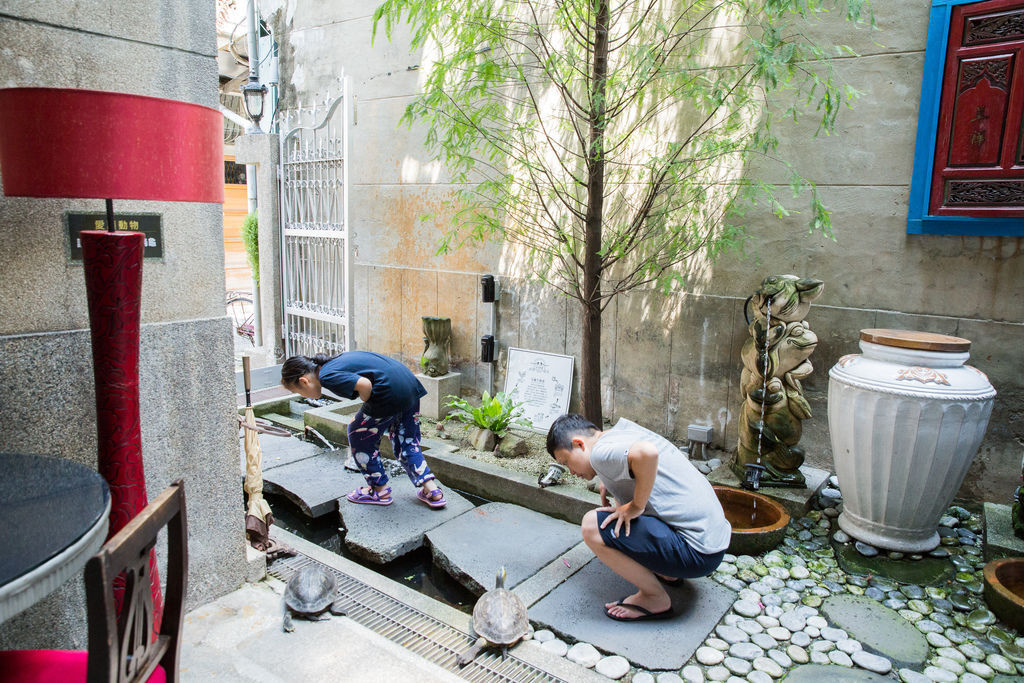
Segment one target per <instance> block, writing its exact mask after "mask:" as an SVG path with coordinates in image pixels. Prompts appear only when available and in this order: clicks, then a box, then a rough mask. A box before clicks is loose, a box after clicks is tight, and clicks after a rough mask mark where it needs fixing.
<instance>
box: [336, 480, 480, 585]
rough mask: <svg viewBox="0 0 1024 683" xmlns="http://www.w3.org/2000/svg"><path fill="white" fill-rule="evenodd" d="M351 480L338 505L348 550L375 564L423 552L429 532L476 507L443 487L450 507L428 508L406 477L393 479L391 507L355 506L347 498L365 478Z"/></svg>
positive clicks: (361, 484)
mask: <svg viewBox="0 0 1024 683" xmlns="http://www.w3.org/2000/svg"><path fill="white" fill-rule="evenodd" d="M352 476H353V477H355V479H354V480H353V483H352V485H351V486H349V487H348V488H347V489H345V490H344V492H342V494H341V498H340V500H338V501H337V505H338V514H339V516H340V517H341V525H342V526H343V527H345V529H346V533H345V547H346V548H348V549H349V550H350V551H352V553H353V554H355V555H358V556H359V557H361V558H363V559H364V560H367V561H369V562H373V563H374V564H387V563H388V562H391V561H392V560H395V559H397V558H399V557H402V556H403V555H408V554H409V553H411V552H413V551H414V550H417V549H419V548H422V547H423V546H424V545H426V534H427V532H429V531H431V530H432V529H435V528H437V527H438V526H440V525H442V524H444V523H446V522H450V521H452V520H453V519H456V518H457V517H459V515H462V514H464V513H466V512H469V511H470V510H472V509H473V504H472V503H470V502H469V501H468V500H466V498H465V497H463V496H460V495H459V494H458V493H456V492H455V491H453V490H452V489H450V488H447V487H444V486H442V488H443V489H444V497H445V498H446V499H447V500H448V505H446V506H445V507H443V508H440V509H434V508H431V507H428V506H427V505H426V504H425V503H424V502H423V501H421V500H420V499H418V498H417V497H416V491H417V489H416V488H415V487H414V486H413V485H412V483H410V482H409V480H408V479H406V478H405V477H404V476H402V477H396V476H393V477H391V482H390V485H391V487H392V491H391V496H392V497H393V498H394V501H395V502H393V503H392V504H391V505H360V504H358V503H352V502H349V501H348V500H347V499H346V498H345V497H344V495H345V494H346V493H348V491H351V490H352V489H354V488H356V487H357V486H365V485H366V482H365V481H364V480H363V477H362V475H359V474H352ZM495 569H497V568H496V567H495ZM493 585H494V574H493V572H492V573H491V586H493Z"/></svg>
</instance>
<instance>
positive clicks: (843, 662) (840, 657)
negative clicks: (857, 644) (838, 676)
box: [828, 650, 853, 667]
mask: <svg viewBox="0 0 1024 683" xmlns="http://www.w3.org/2000/svg"><path fill="white" fill-rule="evenodd" d="M828 658H829V661H831V662H832V663H833V664H837V665H839V666H846V667H852V666H853V660H852V659H850V655H848V654H846V653H845V652H843V651H842V650H832V651H831V652H829V653H828Z"/></svg>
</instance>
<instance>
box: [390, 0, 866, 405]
mask: <svg viewBox="0 0 1024 683" xmlns="http://www.w3.org/2000/svg"><path fill="white" fill-rule="evenodd" d="M837 8H838V9H839V10H840V11H842V12H843V13H844V14H845V16H846V19H848V20H849V21H851V22H854V23H860V22H862V21H872V18H871V16H870V9H869V6H868V4H867V0H385V2H384V3H383V4H382V5H380V7H378V9H377V10H376V12H375V13H374V35H375V36H376V32H377V30H378V29H379V28H381V27H383V29H384V32H385V34H386V35H387V36H388V38H389V39H390V38H391V37H392V35H393V31H394V29H395V27H396V26H398V25H399V24H401V23H403V22H404V23H406V24H408V26H409V30H410V31H411V36H412V46H411V47H412V49H413V50H422V55H423V56H422V59H423V64H422V67H423V69H424V72H425V74H424V79H425V80H424V85H423V90H422V93H421V94H420V95H419V96H418V97H417V98H416V99H415V100H414V101H413V102H412V103H411V104H410V105H409V106H408V109H407V110H406V113H405V121H407V122H409V123H412V122H417V121H419V122H424V123H425V124H427V127H428V133H427V138H426V144H427V146H428V148H429V150H430V151H431V152H432V153H433V154H434V155H435V158H436V159H438V160H440V161H442V162H443V163H444V164H445V166H446V167H447V169H448V171H449V172H450V173H451V174H452V178H453V182H454V183H455V184H457V185H458V186H459V187H460V188H461V189H460V190H459V191H457V192H456V193H455V196H454V197H453V200H452V201H453V206H454V211H453V215H454V217H455V218H454V220H453V222H452V225H451V227H450V230H448V231H447V233H446V234H445V235H444V237H443V239H442V243H441V246H440V252H441V253H444V252H447V251H448V250H449V249H452V248H455V247H458V246H461V245H462V244H464V243H465V242H466V241H468V240H484V239H488V238H491V237H499V238H501V239H503V240H505V242H506V243H507V244H509V245H510V246H516V247H518V248H519V254H520V256H521V258H522V259H524V269H523V270H524V272H528V273H532V274H535V275H536V276H537V277H538V278H540V279H541V280H542V281H544V282H546V283H547V284H549V285H551V286H552V287H554V288H556V289H558V290H559V291H561V292H563V293H564V294H566V295H568V296H570V297H572V298H574V299H576V300H577V301H579V302H580V304H581V313H582V326H581V329H582V333H583V339H582V359H581V397H582V400H583V412H584V413H585V414H586V416H587V417H588V418H589V419H591V420H593V421H595V423H596V424H601V421H600V420H601V404H600V392H599V386H600V334H601V314H602V312H603V311H604V309H605V308H606V307H607V306H608V304H609V303H610V302H611V301H612V300H613V299H614V298H615V297H616V296H617V295H618V294H621V293H623V292H626V291H629V290H631V289H634V288H636V287H640V286H645V285H652V284H658V285H660V286H662V287H664V288H668V287H670V286H671V285H672V284H673V283H674V282H676V281H678V280H680V279H681V272H682V271H683V269H682V268H681V267H680V265H681V264H683V263H684V262H685V261H686V260H687V259H689V258H691V257H692V256H694V255H696V254H702V255H706V256H707V257H710V258H713V257H714V256H716V255H717V254H719V253H721V252H722V251H723V250H724V249H726V248H728V247H730V246H732V245H735V244H737V243H739V242H740V241H741V240H742V239H743V237H744V235H745V229H744V226H743V221H742V216H741V210H742V208H743V207H745V206H748V205H749V204H750V203H751V202H755V201H766V202H767V203H768V205H769V206H770V207H771V208H772V210H773V211H774V212H775V213H776V214H778V215H784V214H786V209H785V208H784V207H783V204H782V203H781V202H780V201H779V200H778V199H777V198H776V196H775V192H776V188H775V186H773V185H770V184H768V183H766V182H762V181H760V180H758V179H756V178H751V177H748V176H747V175H745V174H744V169H745V168H746V167H747V163H748V161H749V160H750V159H751V158H752V157H754V156H761V157H767V158H770V159H775V152H776V149H777V147H778V139H777V138H776V136H775V132H774V130H775V127H774V125H773V124H774V123H775V119H776V118H777V117H779V116H782V115H784V116H785V117H787V118H790V119H794V120H795V119H798V118H799V117H801V116H802V115H804V114H808V113H809V114H810V115H812V116H814V117H816V119H817V121H818V124H819V131H823V132H824V133H828V132H829V131H831V130H832V129H833V126H834V124H835V120H836V115H837V113H838V112H839V111H840V109H841V107H842V106H844V105H845V104H848V103H849V102H850V101H851V99H852V98H853V97H854V96H855V95H856V92H855V91H854V90H853V89H852V88H850V87H848V86H844V85H843V84H842V83H840V82H839V80H838V79H837V78H836V76H835V74H834V72H833V68H832V62H831V60H832V58H833V57H835V56H839V55H842V54H844V53H849V54H852V52H851V50H849V48H847V47H844V46H841V45H839V46H822V45H819V44H816V43H815V42H814V41H813V40H811V38H810V37H809V31H808V28H809V26H810V23H811V22H813V20H814V18H815V17H816V16H817V15H819V14H821V13H823V12H826V11H830V10H834V9H837ZM776 160H777V161H779V162H780V163H783V164H785V163H786V162H785V161H784V160H779V159H776ZM787 165H788V164H787ZM784 189H787V190H788V189H791V190H792V192H793V193H794V194H800V193H801V192H807V193H808V195H809V197H810V212H809V224H810V229H811V230H812V231H821V232H823V233H825V234H826V235H831V221H830V218H829V212H828V211H827V210H826V209H825V207H824V206H823V205H822V203H821V201H820V200H819V197H818V192H817V188H816V187H815V185H814V183H813V182H810V181H809V180H808V179H806V178H804V177H802V176H801V175H800V174H799V173H797V172H796V171H795V170H793V171H792V176H791V181H790V186H789V188H784Z"/></svg>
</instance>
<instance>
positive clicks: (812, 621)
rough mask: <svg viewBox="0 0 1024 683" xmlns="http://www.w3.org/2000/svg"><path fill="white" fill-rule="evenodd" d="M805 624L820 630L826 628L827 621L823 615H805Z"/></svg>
mask: <svg viewBox="0 0 1024 683" xmlns="http://www.w3.org/2000/svg"><path fill="white" fill-rule="evenodd" d="M807 625H808V626H813V627H814V628H816V629H818V630H819V631H821V630H822V629H824V628H828V622H827V621H825V618H824V617H820V616H818V615H814V616H813V617H807Z"/></svg>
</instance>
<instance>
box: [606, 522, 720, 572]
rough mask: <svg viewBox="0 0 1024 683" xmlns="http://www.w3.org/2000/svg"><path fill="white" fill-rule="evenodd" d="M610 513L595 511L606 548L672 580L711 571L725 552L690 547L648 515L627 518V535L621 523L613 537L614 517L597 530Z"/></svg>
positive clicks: (661, 523)
mask: <svg viewBox="0 0 1024 683" xmlns="http://www.w3.org/2000/svg"><path fill="white" fill-rule="evenodd" d="M610 514H611V513H610V512H598V513H597V526H598V529H600V531H601V540H603V541H604V544H605V545H606V546H608V547H609V548H615V549H616V550H618V551H620V552H621V553H623V554H624V555H627V556H628V557H630V558H632V559H634V560H636V561H637V562H639V563H640V564H642V565H643V566H644V567H646V568H647V569H650V570H651V571H652V572H657V573H658V574H662V575H664V576H668V577H670V578H674V579H696V578H698V577H701V576H707V575H708V574H710V573H711V572H713V571H715V569H717V568H718V565H719V564H720V563H721V562H722V557H723V556H724V555H725V551H724V550H720V551H718V552H717V553H711V554H710V555H705V554H704V553H702V552H699V551H697V550H694V549H693V548H691V547H690V545H689V544H688V543H687V542H686V539H685V538H683V537H682V536H680V535H679V533H678V532H677V531H676V530H675V529H673V528H672V527H670V526H669V525H668V524H665V522H663V521H661V520H660V519H658V518H657V517H652V516H650V515H640V516H639V517H637V518H636V519H633V520H631V521H630V523H629V536H626V535H625V532H626V525H625V524H623V525H622V530H621V531H622V533H621V534H620V535H619V536H615V535H614V533H615V520H613V521H612V522H611V523H610V524H609V525H608V526H606V527H605V528H604V529H601V524H602V523H603V522H604V520H605V518H606V517H607V516H608V515H610Z"/></svg>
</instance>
